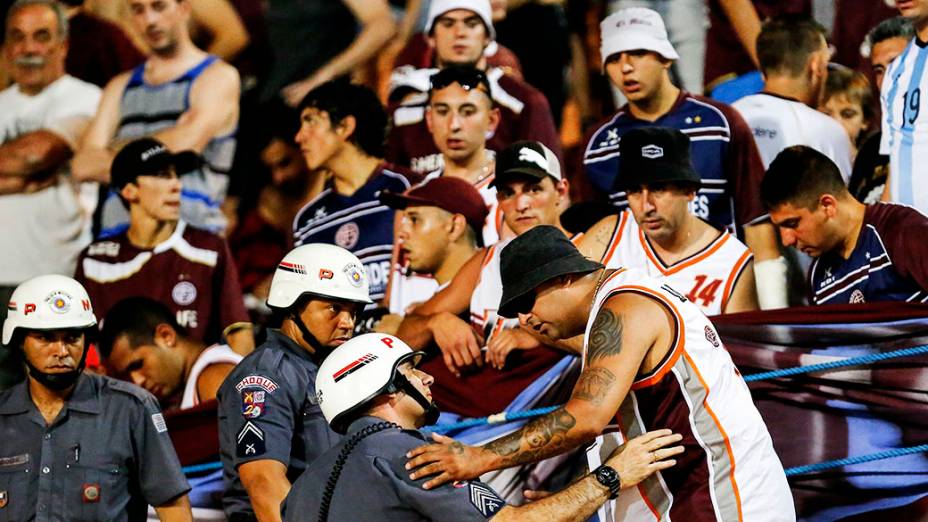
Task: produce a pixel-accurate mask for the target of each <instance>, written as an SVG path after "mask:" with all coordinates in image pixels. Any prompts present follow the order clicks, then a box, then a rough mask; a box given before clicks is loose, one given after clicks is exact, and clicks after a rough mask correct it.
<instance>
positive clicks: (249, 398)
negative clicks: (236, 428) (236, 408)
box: [242, 390, 267, 419]
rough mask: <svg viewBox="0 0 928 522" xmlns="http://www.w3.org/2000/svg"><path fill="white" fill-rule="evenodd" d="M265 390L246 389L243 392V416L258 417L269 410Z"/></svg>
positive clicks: (248, 417) (247, 417)
mask: <svg viewBox="0 0 928 522" xmlns="http://www.w3.org/2000/svg"><path fill="white" fill-rule="evenodd" d="M266 393H267V392H265V391H264V390H245V391H243V392H242V417H245V418H246V419H257V418H258V417H260V416H262V415H264V414H265V413H266V412H267V404H266V403H265V401H264V399H265V394H266Z"/></svg>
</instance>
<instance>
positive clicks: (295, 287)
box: [267, 243, 373, 309]
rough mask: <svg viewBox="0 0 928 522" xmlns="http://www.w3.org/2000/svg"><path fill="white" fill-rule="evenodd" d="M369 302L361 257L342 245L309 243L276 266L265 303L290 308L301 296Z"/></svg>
mask: <svg viewBox="0 0 928 522" xmlns="http://www.w3.org/2000/svg"><path fill="white" fill-rule="evenodd" d="M307 294H308V295H312V296H316V297H324V298H330V299H341V300H344V301H351V302H355V303H363V304H370V303H372V302H373V301H371V298H370V295H369V292H368V281H367V275H366V274H365V273H364V265H362V264H361V260H359V259H358V258H357V256H355V255H354V254H352V253H351V252H349V251H347V250H345V249H344V248H341V247H338V246H335V245H328V244H324V243H310V244H308V245H303V246H298V247H296V248H294V249H293V250H291V251H290V252H289V253H288V254H287V255H286V256H284V258H283V260H281V261H280V263H279V264H278V265H277V270H275V271H274V277H273V279H271V288H270V291H269V292H268V296H267V305H268V306H270V307H271V308H282V309H286V308H290V307H291V306H293V305H294V304H295V303H296V302H297V301H298V300H299V298H300V297H302V296H303V295H307Z"/></svg>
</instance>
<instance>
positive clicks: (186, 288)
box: [171, 281, 197, 306]
mask: <svg viewBox="0 0 928 522" xmlns="http://www.w3.org/2000/svg"><path fill="white" fill-rule="evenodd" d="M171 299H173V300H174V302H175V303H177V304H178V305H180V306H188V305H190V304H191V303H193V302H194V301H196V299H197V287H196V286H195V285H194V284H193V283H191V282H190V281H180V282H178V283H177V284H176V285H174V288H173V289H172V290H171Z"/></svg>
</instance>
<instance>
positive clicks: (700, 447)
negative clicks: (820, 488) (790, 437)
mask: <svg viewBox="0 0 928 522" xmlns="http://www.w3.org/2000/svg"><path fill="white" fill-rule="evenodd" d="M623 292H629V293H635V294H638V295H642V296H646V297H648V298H650V299H653V300H654V301H655V302H657V303H658V304H660V305H661V306H662V307H664V309H665V310H667V312H668V315H669V316H670V317H672V318H673V321H674V325H673V328H674V336H675V339H674V342H673V346H672V347H671V349H670V350H669V351H668V353H667V356H666V357H665V358H664V360H663V361H662V362H661V364H660V365H658V366H657V368H655V369H654V370H653V371H652V372H650V373H647V374H639V375H637V376H636V378H635V381H634V382H633V383H632V387H631V390H630V391H629V393H628V395H627V396H626V398H625V400H624V401H623V402H622V404H621V406H620V407H619V411H617V412H616V415H615V417H614V418H613V421H612V423H611V424H610V425H609V426H607V428H606V429H605V430H604V431H603V434H602V435H600V436H599V437H597V439H596V441H595V442H594V443H593V444H592V445H591V446H590V447H589V448H588V449H587V459H588V461H589V466H590V469H595V468H596V467H597V466H599V465H600V464H602V463H603V462H604V461H605V460H606V459H607V458H608V457H609V455H610V454H611V453H612V451H613V450H614V449H615V448H616V447H618V446H619V445H621V444H623V443H624V442H625V440H627V439H631V438H634V437H636V436H638V435H641V434H643V433H645V432H646V431H651V430H656V429H662V428H669V429H671V430H673V431H674V433H679V434H681V435H683V441H682V442H681V444H682V445H683V446H684V447H685V451H684V453H683V454H682V455H680V456H679V457H677V458H676V460H677V464H676V465H675V466H674V467H672V468H669V469H667V470H664V471H662V472H659V473H655V474H654V475H652V476H651V477H649V478H648V479H646V480H645V481H644V482H642V483H640V484H639V485H638V486H637V487H634V488H627V489H624V490H622V492H621V493H620V494H619V497H618V498H617V499H615V500H613V501H609V502H607V503H606V504H605V505H603V507H601V508H600V510H599V519H600V520H601V521H603V522H606V521H608V522H613V521H614V522H619V521H622V522H625V521H646V520H653V521H662V522H663V521H671V520H676V521H686V522H703V521H724V522H729V521H732V522H735V521H746V522H756V521H763V522H774V521H775V522H780V521H782V522H793V521H795V520H796V515H795V509H794V508H793V497H792V495H791V493H790V489H789V484H787V482H786V475H785V474H784V472H783V465H782V464H781V463H780V459H779V458H778V457H777V454H776V453H775V452H774V449H773V442H772V441H771V439H770V434H769V433H768V431H767V426H766V425H765V424H764V420H763V419H762V418H761V416H760V413H759V412H758V411H757V408H756V407H755V406H754V402H753V401H752V399H751V393H750V391H749V390H748V387H747V384H746V383H745V382H744V379H743V378H742V377H741V374H740V373H739V372H738V369H737V368H736V367H735V365H734V363H733V362H732V360H731V357H730V356H729V354H728V351H727V350H726V349H725V347H724V346H723V345H722V342H721V340H720V339H719V336H718V333H717V332H716V330H715V327H714V326H713V325H712V323H711V322H710V321H709V320H708V319H707V318H706V316H705V315H704V314H703V313H702V312H701V311H700V310H699V308H698V307H697V306H695V305H694V304H693V303H692V302H690V301H689V300H688V299H687V298H686V297H685V296H684V295H682V294H681V293H680V292H677V291H676V290H674V289H673V288H672V287H670V286H669V285H668V284H667V283H666V282H663V281H660V280H657V279H655V278H652V277H649V276H647V275H646V274H644V273H642V272H640V271H638V270H623V269H620V270H617V271H615V272H613V273H612V274H611V275H609V276H608V277H607V278H606V279H605V280H604V281H603V283H602V285H601V286H600V289H599V291H598V292H597V293H596V296H595V298H594V303H593V307H592V310H591V313H590V319H589V321H588V323H587V329H586V335H585V336H584V346H583V351H584V360H585V359H586V356H585V355H586V350H587V340H588V339H589V337H590V330H591V328H592V325H593V322H594V320H595V318H596V315H597V314H598V313H599V310H600V309H601V308H602V306H603V304H604V302H605V301H606V300H608V299H609V298H610V297H612V296H614V295H617V294H619V293H623Z"/></svg>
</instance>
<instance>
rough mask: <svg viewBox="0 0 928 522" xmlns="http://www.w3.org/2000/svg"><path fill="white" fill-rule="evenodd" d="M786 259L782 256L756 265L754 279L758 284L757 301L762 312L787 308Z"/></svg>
mask: <svg viewBox="0 0 928 522" xmlns="http://www.w3.org/2000/svg"><path fill="white" fill-rule="evenodd" d="M786 271H787V265H786V259H784V258H783V256H780V257H778V258H776V259H768V260H766V261H760V262H758V263H754V279H755V281H756V283H757V301H758V303H759V304H760V308H761V310H772V309H774V308H786V307H787V306H789V299H787V283H786Z"/></svg>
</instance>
